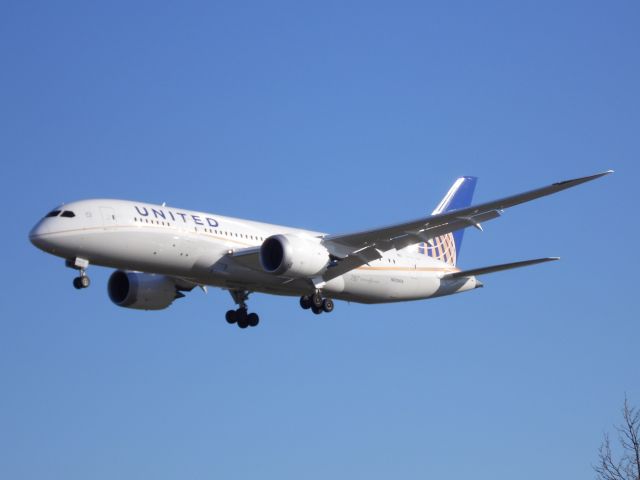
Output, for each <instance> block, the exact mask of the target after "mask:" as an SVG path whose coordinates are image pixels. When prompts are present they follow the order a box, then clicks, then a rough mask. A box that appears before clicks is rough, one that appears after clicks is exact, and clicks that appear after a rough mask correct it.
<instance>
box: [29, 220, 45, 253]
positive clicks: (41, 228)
mask: <svg viewBox="0 0 640 480" xmlns="http://www.w3.org/2000/svg"><path fill="white" fill-rule="evenodd" d="M45 223H46V222H45V221H44V220H41V221H39V222H38V223H36V225H35V226H34V227H33V228H32V229H31V231H30V232H29V240H30V241H31V243H33V244H34V245H35V246H36V247H38V248H42V247H43V246H44V243H45V242H44V235H46V234H47V233H49V229H48V228H47V227H46V226H45Z"/></svg>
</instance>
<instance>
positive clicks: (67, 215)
mask: <svg viewBox="0 0 640 480" xmlns="http://www.w3.org/2000/svg"><path fill="white" fill-rule="evenodd" d="M60 216H61V217H67V218H71V217H75V216H76V214H75V213H73V212H72V211H71V210H65V211H64V212H62V215H60Z"/></svg>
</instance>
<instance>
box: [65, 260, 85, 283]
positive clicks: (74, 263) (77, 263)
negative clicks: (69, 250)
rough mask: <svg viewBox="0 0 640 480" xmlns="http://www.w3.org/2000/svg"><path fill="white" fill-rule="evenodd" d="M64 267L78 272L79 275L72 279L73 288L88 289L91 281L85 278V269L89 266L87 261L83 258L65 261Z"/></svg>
mask: <svg viewBox="0 0 640 480" xmlns="http://www.w3.org/2000/svg"><path fill="white" fill-rule="evenodd" d="M65 264H66V266H67V267H69V268H73V269H74V270H78V271H79V272H80V275H79V276H77V277H76V278H74V279H73V286H74V287H75V288H77V289H78V290H81V289H83V288H88V287H89V285H91V280H90V279H89V277H88V276H87V267H88V266H89V260H86V259H84V258H74V259H73V260H67V261H66V262H65Z"/></svg>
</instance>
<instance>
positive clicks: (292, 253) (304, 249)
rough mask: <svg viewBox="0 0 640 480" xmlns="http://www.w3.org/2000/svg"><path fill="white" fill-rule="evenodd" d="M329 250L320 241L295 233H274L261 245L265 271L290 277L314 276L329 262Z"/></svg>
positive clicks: (261, 261)
mask: <svg viewBox="0 0 640 480" xmlns="http://www.w3.org/2000/svg"><path fill="white" fill-rule="evenodd" d="M330 261H331V258H330V257H329V251H328V250H327V249H326V248H325V247H324V246H323V245H322V244H320V242H317V241H314V240H312V239H308V238H301V237H297V236H295V235H272V236H271V237H269V238H267V239H266V240H265V241H264V242H263V243H262V246H261V247H260V263H261V264H262V268H264V270H265V272H268V273H272V274H274V275H286V276H288V277H296V278H300V277H313V276H314V275H317V274H318V273H320V272H322V271H323V270H324V269H325V267H326V266H327V265H328V264H329V262H330Z"/></svg>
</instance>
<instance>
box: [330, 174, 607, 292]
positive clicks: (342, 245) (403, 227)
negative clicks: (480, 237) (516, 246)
mask: <svg viewBox="0 0 640 480" xmlns="http://www.w3.org/2000/svg"><path fill="white" fill-rule="evenodd" d="M610 173H613V170H608V171H606V172H602V173H598V174H595V175H590V176H587V177H580V178H575V179H572V180H564V181H560V182H556V183H553V184H551V185H549V186H546V187H542V188H537V189H535V190H530V191H528V192H524V193H519V194H516V195H512V196H509V197H504V198H500V199H498V200H493V201H490V202H485V203H481V204H478V205H472V206H470V207H467V208H461V209H458V210H453V211H449V212H446V213H441V214H437V215H431V216H427V217H423V218H418V219H416V220H412V221H409V222H404V223H399V224H396V225H389V226H386V227H382V228H377V229H373V230H364V231H360V232H356V233H348V234H341V235H327V236H325V237H324V238H323V244H324V245H325V246H326V247H327V249H328V250H329V251H330V252H331V253H332V254H333V255H334V256H336V257H337V258H338V260H337V261H336V262H334V264H333V265H332V266H330V267H328V268H327V271H326V272H325V274H324V275H323V277H322V278H323V280H324V281H325V282H326V281H329V280H331V279H333V278H336V277H338V276H340V275H343V274H344V273H346V272H348V271H349V270H352V269H354V268H358V267H359V266H362V265H364V264H366V263H368V262H370V261H372V260H376V259H378V258H381V257H382V254H383V253H384V252H386V251H388V250H393V249H396V250H400V249H402V248H405V247H408V246H409V245H413V244H416V243H420V242H427V241H429V240H430V239H433V238H435V237H438V236H440V235H444V234H447V233H451V232H454V231H456V230H459V229H462V228H467V227H470V226H473V227H475V228H478V229H480V230H482V225H481V222H485V221H488V220H491V219H494V218H497V217H499V216H500V215H501V213H502V211H503V210H504V209H506V208H508V207H513V206H515V205H519V204H521V203H525V202H530V201H531V200H535V199H537V198H540V197H544V196H547V195H551V194H553V193H557V192H560V191H562V190H566V189H568V188H571V187H575V186H577V185H580V184H582V183H586V182H590V181H592V180H595V179H597V178H600V177H603V176H605V175H608V174H610Z"/></svg>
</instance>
